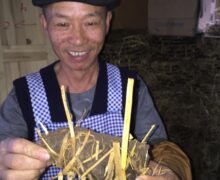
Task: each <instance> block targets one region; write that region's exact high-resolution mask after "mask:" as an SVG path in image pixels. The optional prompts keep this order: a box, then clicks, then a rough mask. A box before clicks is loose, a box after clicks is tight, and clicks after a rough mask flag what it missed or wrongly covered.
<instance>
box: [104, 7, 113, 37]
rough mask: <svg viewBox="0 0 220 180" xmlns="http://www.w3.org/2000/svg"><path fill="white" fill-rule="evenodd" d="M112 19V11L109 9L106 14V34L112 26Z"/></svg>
mask: <svg viewBox="0 0 220 180" xmlns="http://www.w3.org/2000/svg"><path fill="white" fill-rule="evenodd" d="M111 20H112V12H111V11H108V12H107V15H106V22H105V24H106V34H108V32H109V29H110V26H111Z"/></svg>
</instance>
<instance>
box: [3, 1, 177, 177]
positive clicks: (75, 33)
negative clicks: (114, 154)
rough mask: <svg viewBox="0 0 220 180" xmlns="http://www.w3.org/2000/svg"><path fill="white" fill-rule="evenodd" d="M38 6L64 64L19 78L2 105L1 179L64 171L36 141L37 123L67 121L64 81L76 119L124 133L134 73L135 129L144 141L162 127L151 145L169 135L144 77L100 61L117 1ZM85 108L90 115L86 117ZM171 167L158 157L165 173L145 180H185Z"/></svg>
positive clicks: (105, 130) (92, 126) (51, 125)
mask: <svg viewBox="0 0 220 180" xmlns="http://www.w3.org/2000/svg"><path fill="white" fill-rule="evenodd" d="M33 4H34V5H36V6H40V7H42V8H43V15H42V16H41V24H42V26H43V28H44V30H45V32H46V33H47V35H48V37H49V39H50V41H51V44H52V47H53V50H54V52H55V53H56V55H57V56H58V57H59V61H56V62H55V63H53V64H52V65H49V66H48V67H45V68H43V69H41V70H40V72H36V73H32V74H29V75H27V76H26V77H22V78H19V79H17V80H16V81H15V82H14V88H13V89H12V91H11V92H10V94H9V96H8V97H7V99H6V101H5V102H4V104H3V105H2V107H1V110H0V128H1V131H0V139H1V142H0V179H38V178H41V179H49V178H51V177H54V176H55V175H56V174H57V173H58V172H59V170H58V169H56V168H55V167H53V166H50V163H49V158H50V157H49V155H48V153H47V152H46V150H45V149H43V148H41V147H39V146H38V145H36V144H35V143H33V142H32V141H37V140H38V136H37V134H36V132H35V129H34V128H35V127H38V128H41V126H40V124H44V125H45V126H46V127H47V128H48V130H55V129H57V128H59V127H66V126H67V120H66V117H65V112H64V108H63V105H62V101H61V95H60V91H59V86H60V85H64V86H65V87H67V89H68V96H69V108H70V109H71V111H72V114H73V122H74V123H75V124H77V123H80V125H81V126H83V127H86V128H90V129H93V130H95V131H97V132H100V133H107V134H111V135H114V136H121V135H122V128H123V110H124V104H125V103H124V102H125V101H124V99H125V89H126V88H125V87H126V81H127V77H129V76H131V77H134V78H135V79H136V81H137V83H136V87H135V90H136V92H137V94H136V95H137V96H136V98H135V99H137V101H136V102H135V104H136V106H135V104H134V116H135V117H134V118H133V119H132V127H131V131H132V134H133V135H134V136H135V137H136V138H137V139H139V140H141V139H142V138H143V137H144V135H145V134H146V132H147V131H148V130H149V128H150V126H151V125H152V124H156V125H157V129H156V130H155V132H154V133H153V134H152V136H151V137H150V138H149V139H148V142H149V143H150V144H152V145H153V144H157V143H159V142H160V141H163V140H166V139H167V137H166V132H165V129H164V126H163V124H162V122H161V120H160V117H159V115H158V114H157V112H156V110H155V107H154V105H153V102H152V100H151V98H150V95H149V92H148V90H147V87H146V86H145V85H144V83H143V81H142V80H141V79H140V77H139V76H137V75H136V74H135V73H132V72H129V71H127V70H125V69H119V68H117V67H116V66H113V65H111V64H106V63H105V62H103V61H101V60H100V59H99V58H98V55H99V53H100V51H101V49H102V46H103V43H104V40H105V36H106V34H107V33H108V31H109V27H110V22H111V17H112V14H111V11H110V10H111V9H112V8H114V7H115V6H116V4H117V0H69V1H63V0H33ZM135 107H136V108H135ZM84 110H85V111H86V114H87V115H86V116H85V117H83V121H82V122H81V121H79V120H80V119H81V116H82V114H83V112H84ZM135 111H136V114H135ZM84 114H85V113H84ZM8 137H10V138H8ZM27 139H28V140H27ZM160 147H161V146H160ZM166 147H167V146H166ZM157 149H158V148H156V150H157ZM157 154H158V153H157ZM174 154H175V153H174ZM159 156H161V155H158V156H157V157H155V159H156V160H157V158H158V157H159ZM165 159H166V158H165ZM171 159H172V158H171ZM160 160H161V159H160V158H159V161H160ZM164 165H165V166H164ZM164 165H159V164H158V163H156V162H153V161H152V162H151V163H150V167H151V168H152V169H154V168H155V167H157V166H160V167H163V169H165V170H166V171H165V173H164V174H162V175H160V176H141V177H139V178H141V179H146V180H150V179H158V180H159V179H170V180H177V179H179V178H178V176H177V174H176V173H177V172H176V171H175V172H176V173H174V171H172V170H171V169H169V168H168V167H166V165H167V166H169V162H168V163H164ZM48 166H49V167H48ZM178 168H180V169H181V166H180V167H179V166H178V167H177V169H178ZM173 169H174V170H175V168H173ZM178 175H179V174H178ZM179 176H181V175H179Z"/></svg>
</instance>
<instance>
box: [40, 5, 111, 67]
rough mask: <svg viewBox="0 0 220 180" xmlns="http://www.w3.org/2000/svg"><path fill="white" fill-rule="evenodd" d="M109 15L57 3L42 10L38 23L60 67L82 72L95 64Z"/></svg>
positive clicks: (94, 8)
mask: <svg viewBox="0 0 220 180" xmlns="http://www.w3.org/2000/svg"><path fill="white" fill-rule="evenodd" d="M110 21H111V13H110V12H107V13H106V10H105V8H104V7H99V6H92V5H89V4H85V3H79V2H59V3H54V4H51V5H49V6H48V7H47V8H46V11H45V16H42V18H41V22H42V24H43V27H44V29H45V30H46V32H47V34H48V36H49V38H50V41H51V43H52V47H53V49H54V51H55V53H56V55H57V56H58V57H59V59H60V60H61V65H62V67H65V68H70V69H71V70H86V69H87V68H89V67H91V66H92V65H94V63H97V58H98V57H97V56H98V54H99V53H100V51H101V49H102V46H103V43H104V39H105V35H106V33H107V32H108V30H109V25H110Z"/></svg>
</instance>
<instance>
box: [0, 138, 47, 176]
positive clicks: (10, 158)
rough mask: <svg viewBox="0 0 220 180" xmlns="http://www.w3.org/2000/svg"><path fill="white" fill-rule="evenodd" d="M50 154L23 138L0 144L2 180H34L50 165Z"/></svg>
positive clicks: (11, 139)
mask: <svg viewBox="0 0 220 180" xmlns="http://www.w3.org/2000/svg"><path fill="white" fill-rule="evenodd" d="M49 158H50V157H49V154H48V153H47V151H46V150H45V149H44V148H42V147H40V146H39V145H37V144H34V143H33V142H31V141H28V140H26V139H22V138H8V139H5V140H3V141H1V142H0V179H1V180H17V179H22V180H34V179H38V178H39V176H40V175H41V174H42V172H44V170H45V168H46V167H47V166H48V164H49Z"/></svg>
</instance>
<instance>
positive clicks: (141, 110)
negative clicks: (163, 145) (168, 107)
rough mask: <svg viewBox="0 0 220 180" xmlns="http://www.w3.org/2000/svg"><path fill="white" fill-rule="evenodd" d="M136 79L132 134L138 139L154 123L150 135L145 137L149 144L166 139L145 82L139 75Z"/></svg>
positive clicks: (140, 138) (162, 125)
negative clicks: (137, 84) (137, 82)
mask: <svg viewBox="0 0 220 180" xmlns="http://www.w3.org/2000/svg"><path fill="white" fill-rule="evenodd" d="M138 80H139V82H140V84H139V90H138V103H137V113H136V118H135V119H136V122H135V129H134V134H135V136H136V138H137V139H138V140H142V139H143V138H144V137H145V135H146V134H147V132H148V131H149V130H150V128H151V126H152V125H154V124H155V125H156V128H154V130H153V131H152V132H151V134H150V136H148V138H147V142H148V143H149V144H155V143H158V142H160V141H162V140H166V139H167V134H166V130H165V127H164V124H163V122H162V120H161V118H160V116H159V114H158V112H157V110H156V108H155V105H154V103H153V100H152V98H151V96H150V93H149V90H148V88H147V86H146V84H145V83H144V81H143V80H142V79H141V77H139V76H138Z"/></svg>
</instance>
